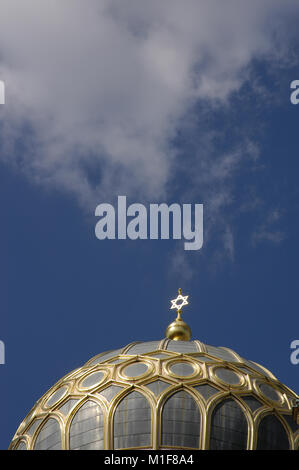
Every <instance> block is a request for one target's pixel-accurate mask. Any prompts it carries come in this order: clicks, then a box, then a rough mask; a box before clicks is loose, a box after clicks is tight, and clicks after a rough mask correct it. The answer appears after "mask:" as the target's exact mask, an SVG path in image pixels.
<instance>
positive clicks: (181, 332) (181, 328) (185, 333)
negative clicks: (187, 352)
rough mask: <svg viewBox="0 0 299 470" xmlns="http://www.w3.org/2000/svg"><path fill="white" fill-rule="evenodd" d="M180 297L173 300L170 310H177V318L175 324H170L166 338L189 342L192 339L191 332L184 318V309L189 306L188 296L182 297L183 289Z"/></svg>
mask: <svg viewBox="0 0 299 470" xmlns="http://www.w3.org/2000/svg"><path fill="white" fill-rule="evenodd" d="M178 294H179V295H178V296H177V298H176V299H173V300H171V307H170V309H173V308H176V310H177V317H176V319H175V320H174V322H172V323H170V325H168V327H167V329H166V333H165V336H166V337H167V338H169V339H173V340H175V341H189V340H190V338H191V334H192V333H191V330H190V328H189V326H188V325H187V323H185V322H184V321H183V320H182V318H181V314H182V307H184V306H185V305H188V303H189V302H188V300H187V299H188V297H189V296H188V295H185V296H183V295H182V289H179V290H178Z"/></svg>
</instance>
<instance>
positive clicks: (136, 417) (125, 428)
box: [113, 391, 152, 449]
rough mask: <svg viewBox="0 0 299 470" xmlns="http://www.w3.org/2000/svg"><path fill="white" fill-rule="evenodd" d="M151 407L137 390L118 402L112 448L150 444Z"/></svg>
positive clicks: (148, 445)
mask: <svg viewBox="0 0 299 470" xmlns="http://www.w3.org/2000/svg"><path fill="white" fill-rule="evenodd" d="M151 421H152V418H151V409H150V405H149V403H148V401H147V399H146V398H145V397H144V396H143V395H142V394H141V393H139V392H135V391H134V392H131V393H129V394H128V395H126V396H125V397H124V398H123V399H122V400H121V401H120V403H119V404H118V406H117V408H116V411H115V414H114V423H113V436H114V449H127V448H131V447H150V446H151Z"/></svg>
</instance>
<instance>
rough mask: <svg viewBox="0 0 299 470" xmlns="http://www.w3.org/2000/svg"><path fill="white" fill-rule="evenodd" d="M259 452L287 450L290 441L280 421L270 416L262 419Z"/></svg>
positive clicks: (259, 431)
mask: <svg viewBox="0 0 299 470" xmlns="http://www.w3.org/2000/svg"><path fill="white" fill-rule="evenodd" d="M256 448H257V449H258V450H274V449H275V450H276V449H277V450H287V449H289V439H288V435H287V433H286V430H285V428H284V427H283V425H282V423H281V422H280V421H279V419H278V418H277V417H276V416H275V415H273V414H269V415H266V416H264V417H263V418H262V420H261V422H260V424H259V428H258V439H257V447H256Z"/></svg>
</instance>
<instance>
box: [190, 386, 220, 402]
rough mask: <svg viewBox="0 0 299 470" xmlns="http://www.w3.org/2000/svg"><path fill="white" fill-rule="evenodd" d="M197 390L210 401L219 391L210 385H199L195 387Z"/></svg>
mask: <svg viewBox="0 0 299 470" xmlns="http://www.w3.org/2000/svg"><path fill="white" fill-rule="evenodd" d="M194 388H195V390H197V391H198V392H199V393H200V394H201V395H202V396H203V397H204V398H205V399H206V400H208V399H209V398H210V397H211V396H213V395H215V393H218V392H219V390H218V389H217V388H215V387H212V385H209V384H203V385H197V386H195V387H194Z"/></svg>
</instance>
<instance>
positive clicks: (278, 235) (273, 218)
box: [252, 209, 286, 245]
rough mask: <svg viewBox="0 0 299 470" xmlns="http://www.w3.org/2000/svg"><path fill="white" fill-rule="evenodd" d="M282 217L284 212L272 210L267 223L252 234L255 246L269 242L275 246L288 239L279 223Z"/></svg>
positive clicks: (266, 220) (266, 219)
mask: <svg viewBox="0 0 299 470" xmlns="http://www.w3.org/2000/svg"><path fill="white" fill-rule="evenodd" d="M281 217H282V212H281V211H279V210H278V209H274V210H272V211H271V212H270V213H269V214H268V215H267V217H266V218H265V221H264V222H263V223H262V224H260V225H259V226H258V227H257V230H256V231H254V233H253V234H252V242H253V244H254V245H256V244H258V243H260V242H263V241H269V242H272V243H274V244H279V243H281V242H282V241H283V240H285V238H286V233H285V232H284V231H282V230H281V229H280V228H279V221H280V219H281Z"/></svg>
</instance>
